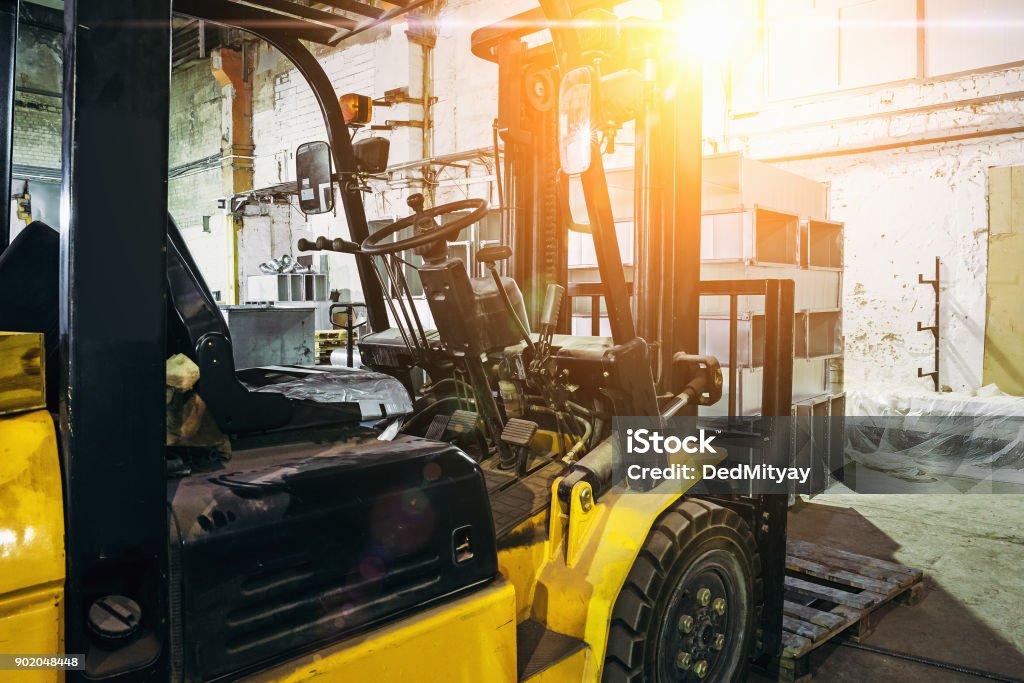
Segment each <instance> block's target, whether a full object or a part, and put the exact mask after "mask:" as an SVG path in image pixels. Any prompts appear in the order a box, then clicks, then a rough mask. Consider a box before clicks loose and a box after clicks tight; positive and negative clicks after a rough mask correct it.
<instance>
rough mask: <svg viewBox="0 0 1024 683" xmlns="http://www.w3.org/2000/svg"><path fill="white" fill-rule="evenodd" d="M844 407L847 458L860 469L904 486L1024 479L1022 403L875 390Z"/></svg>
mask: <svg viewBox="0 0 1024 683" xmlns="http://www.w3.org/2000/svg"><path fill="white" fill-rule="evenodd" d="M979 394H982V395H979ZM846 401H847V403H846V405H847V419H846V440H847V443H846V454H847V456H848V457H850V458H851V459H853V460H854V461H855V462H857V463H859V464H861V465H863V466H865V467H868V468H870V469H874V470H879V471H882V472H885V473H887V474H889V475H891V476H894V477H898V478H900V479H904V480H907V481H923V482H928V481H936V480H937V476H959V477H965V478H968V479H985V478H992V479H996V480H1008V481H1024V398H1021V397H1017V396H1008V395H1005V394H1002V392H999V391H998V389H995V388H994V387H983V389H982V390H979V392H976V393H972V394H968V393H959V392H947V393H935V392H930V391H923V390H917V389H887V388H881V389H860V390H858V389H853V390H848V391H847V393H846Z"/></svg>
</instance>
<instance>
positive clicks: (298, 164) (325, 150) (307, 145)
mask: <svg viewBox="0 0 1024 683" xmlns="http://www.w3.org/2000/svg"><path fill="white" fill-rule="evenodd" d="M331 176H332V173H331V146H330V145H328V144H327V143H326V142H304V143H303V144H301V145H299V148H298V149H297V150H295V179H296V181H297V183H298V193H299V209H300V210H301V211H302V213H304V214H307V215H310V214H319V213H327V212H328V211H332V210H333V209H334V185H333V182H332V180H331Z"/></svg>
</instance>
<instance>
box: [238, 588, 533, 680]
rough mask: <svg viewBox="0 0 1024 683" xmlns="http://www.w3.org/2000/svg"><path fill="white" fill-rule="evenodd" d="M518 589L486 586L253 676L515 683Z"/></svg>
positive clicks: (290, 678) (279, 678) (300, 678)
mask: <svg viewBox="0 0 1024 683" xmlns="http://www.w3.org/2000/svg"><path fill="white" fill-rule="evenodd" d="M515 609H516V596H515V590H514V589H513V588H512V584H510V583H509V582H508V581H505V580H504V579H501V578H499V579H498V580H497V581H495V582H494V583H492V584H490V585H489V586H487V587H486V588H483V589H481V590H478V591H476V592H474V593H471V594H470V595H468V596H466V597H464V598H459V599H456V600H452V601H450V602H445V603H442V604H440V605H438V606H437V607H433V608H431V609H428V610H426V611H424V612H420V613H418V614H416V615H415V616H412V617H409V618H407V619H402V620H400V621H398V622H395V623H393V624H389V625H387V626H383V627H381V628H378V629H376V630H374V631H371V632H370V633H367V634H365V635H362V636H358V637H355V638H350V639H348V640H346V641H344V642H342V643H339V644H338V645H335V646H333V647H329V648H324V649H322V650H319V651H318V652H316V653H314V654H312V655H307V656H305V657H300V658H299V659H295V660H292V661H290V662H288V663H286V664H283V665H281V666H279V667H275V668H273V669H270V670H268V671H264V672H263V673H260V674H257V675H256V676H253V677H252V678H250V679H248V680H252V681H275V682H277V683H295V682H297V681H308V680H318V681H345V682H346V683H347V682H353V683H354V682H355V681H366V682H367V683H406V682H419V681H439V682H441V683H481V682H482V681H486V682H487V683H510V682H512V681H515V680H516V619H515Z"/></svg>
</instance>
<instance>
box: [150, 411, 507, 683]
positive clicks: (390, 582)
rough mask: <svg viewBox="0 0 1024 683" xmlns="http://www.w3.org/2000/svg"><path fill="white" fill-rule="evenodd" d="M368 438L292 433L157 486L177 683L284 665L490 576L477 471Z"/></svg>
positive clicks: (442, 450) (432, 450) (403, 444)
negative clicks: (163, 496) (161, 492)
mask: <svg viewBox="0 0 1024 683" xmlns="http://www.w3.org/2000/svg"><path fill="white" fill-rule="evenodd" d="M320 436H323V435H322V434H321V435H320ZM376 436H377V433H376V432H373V431H371V430H364V429H361V428H358V427H353V428H349V429H348V430H347V431H345V432H341V433H338V434H335V435H334V438H331V439H329V440H324V441H319V442H317V441H313V440H312V439H310V440H306V441H302V442H300V443H295V442H294V438H295V437H294V436H293V437H292V442H291V443H278V444H277V445H264V446H262V447H257V448H251V449H248V450H245V451H243V452H238V451H236V453H235V456H234V458H233V460H232V461H231V462H230V463H229V465H228V467H226V468H224V469H221V470H217V471H215V472H208V473H204V474H193V475H192V476H190V477H188V478H185V479H180V480H173V481H171V482H169V484H168V504H169V506H170V514H171V520H170V527H171V548H170V555H169V556H170V569H171V571H170V573H171V591H170V593H171V596H172V605H171V614H172V623H171V631H172V642H173V645H174V647H173V648H172V649H173V653H174V657H175V659H176V662H175V664H176V667H175V668H176V669H177V670H179V671H183V672H184V678H185V679H186V680H209V679H212V678H217V677H220V676H232V675H237V674H242V673H245V672H247V671H252V670H254V669H256V668H259V667H263V666H266V665H269V664H272V663H274V662H278V661H282V660H285V659H288V658H290V657H293V656H296V655H297V654H300V653H301V652H303V651H307V650H310V649H313V648H316V647H319V646H322V645H324V644H327V643H330V642H333V641H337V640H339V639H342V638H345V637H347V636H350V635H352V634H355V633H357V632H359V631H362V630H365V629H367V628H369V627H371V626H373V625H374V624H377V623H380V622H382V621H384V620H387V619H389V618H393V617H396V616H398V615H401V614H404V613H406V612H408V611H410V610H413V609H416V608H419V607H422V606H425V605H428V604H431V603H433V602H435V601H437V600H440V599H443V598H445V597H447V596H450V595H453V594H456V593H460V592H462V591H466V590H469V589H471V588H472V587H474V586H479V585H481V584H483V583H485V582H487V581H489V580H491V579H492V578H494V576H496V574H497V555H496V550H495V541H494V526H493V522H492V520H491V511H490V507H489V505H488V498H487V491H486V488H485V484H484V479H483V475H482V473H481V471H480V469H479V467H478V466H477V465H476V463H474V462H473V460H472V459H471V458H469V457H468V456H467V455H466V454H464V453H463V452H462V451H460V450H459V449H457V448H455V447H453V446H450V445H448V444H442V443H437V442H432V441H426V440H423V439H415V438H411V437H400V438H399V439H396V440H395V441H378V440H377V438H376Z"/></svg>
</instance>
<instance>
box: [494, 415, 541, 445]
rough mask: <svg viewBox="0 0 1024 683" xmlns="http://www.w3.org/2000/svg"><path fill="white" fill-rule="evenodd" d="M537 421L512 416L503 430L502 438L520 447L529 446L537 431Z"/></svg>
mask: <svg viewBox="0 0 1024 683" xmlns="http://www.w3.org/2000/svg"><path fill="white" fill-rule="evenodd" d="M537 429H538V427H537V423H536V422H533V421H532V420H521V419H519V418H518V417H513V418H510V419H509V421H508V422H506V423H505V428H504V429H502V430H501V440H502V441H504V442H505V443H507V444H508V445H509V446H518V447H520V448H522V447H524V446H529V445H530V442H531V441H533V435H534V434H536V433H537Z"/></svg>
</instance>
